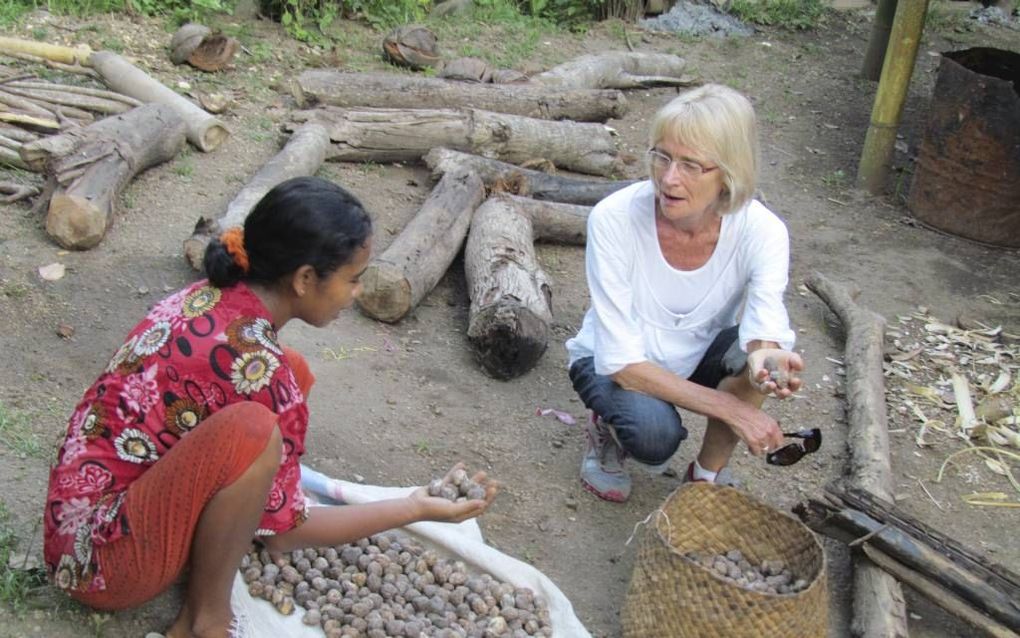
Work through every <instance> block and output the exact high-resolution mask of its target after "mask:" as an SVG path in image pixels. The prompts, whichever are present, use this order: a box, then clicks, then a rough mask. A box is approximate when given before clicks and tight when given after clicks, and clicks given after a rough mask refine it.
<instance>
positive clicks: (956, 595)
mask: <svg viewBox="0 0 1020 638" xmlns="http://www.w3.org/2000/svg"><path fill="white" fill-rule="evenodd" d="M823 497H824V498H818V499H810V500H808V501H806V502H804V503H801V504H799V505H797V507H796V508H794V511H795V512H796V513H797V514H798V515H799V516H800V517H801V519H802V520H803V521H804V522H805V523H806V524H807V525H808V526H809V527H811V528H812V529H814V530H815V531H817V532H820V533H822V534H825V535H827V536H831V537H833V538H836V539H837V540H841V541H843V542H848V543H850V544H851V545H852V546H858V545H859V546H861V549H862V550H863V551H864V553H865V555H866V556H867V557H868V559H869V560H871V562H873V563H875V564H876V566H878V567H880V568H882V569H883V570H885V571H887V572H889V573H890V574H892V575H893V576H896V577H897V578H907V579H908V580H907V584H909V585H911V586H913V587H914V588H915V589H917V590H918V591H919V592H920V593H922V594H925V595H927V596H930V597H931V598H932V599H933V600H934V601H935V602H937V603H939V604H944V606H946V608H947V610H949V611H951V612H953V613H955V614H957V615H959V616H960V617H961V618H963V619H964V620H967V621H968V622H973V623H975V624H976V625H977V626H979V627H981V628H987V627H991V626H995V625H1000V626H1005V627H1007V628H1009V629H1010V630H1012V631H1020V575H1018V574H1016V573H1014V572H1012V571H1010V570H1008V569H1007V568H1005V567H1003V566H1002V565H997V564H995V563H992V562H990V561H988V560H987V559H985V558H983V557H981V556H979V555H977V554H976V553H974V552H973V551H972V550H970V549H968V548H966V547H964V546H963V545H961V544H960V543H958V542H957V541H955V540H954V539H952V538H950V537H948V536H946V535H944V534H942V533H940V532H938V531H937V530H935V529H933V528H931V527H929V526H927V525H925V524H923V523H921V522H920V521H918V520H916V519H914V518H913V517H911V516H909V515H908V514H906V513H904V512H902V511H901V510H900V509H899V508H898V507H897V506H896V505H895V504H894V503H892V502H890V501H887V500H885V499H881V498H879V497H877V496H875V495H874V494H872V493H870V492H868V491H867V490H862V489H858V488H854V487H851V486H847V485H842V484H839V483H835V484H831V485H829V486H827V487H826V488H825V493H824V495H823ZM945 603H948V604H945ZM963 607H966V608H967V609H963ZM968 612H969V613H968ZM981 617H983V618H984V619H985V621H988V620H991V621H993V622H976V621H979V620H980V618H981ZM999 635H1001V634H999ZM1014 635H1015V634H1014Z"/></svg>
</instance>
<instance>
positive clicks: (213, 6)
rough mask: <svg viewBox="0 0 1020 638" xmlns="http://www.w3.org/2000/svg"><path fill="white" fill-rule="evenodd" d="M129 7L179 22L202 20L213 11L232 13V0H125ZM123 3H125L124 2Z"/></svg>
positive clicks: (139, 11)
mask: <svg viewBox="0 0 1020 638" xmlns="http://www.w3.org/2000/svg"><path fill="white" fill-rule="evenodd" d="M125 2H126V3H127V8H129V9H130V10H132V11H135V12H138V13H144V14H145V15H150V16H164V17H168V18H170V19H171V20H172V21H173V22H176V23H177V24H183V23H185V22H201V21H203V19H204V18H205V17H207V16H209V15H210V14H213V13H230V11H231V9H232V7H233V2H232V1H231V0H125ZM122 4H123V3H122Z"/></svg>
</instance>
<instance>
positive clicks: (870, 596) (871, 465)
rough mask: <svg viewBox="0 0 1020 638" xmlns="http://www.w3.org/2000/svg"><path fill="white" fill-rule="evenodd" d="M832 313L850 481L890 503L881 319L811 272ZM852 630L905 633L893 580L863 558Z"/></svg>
mask: <svg viewBox="0 0 1020 638" xmlns="http://www.w3.org/2000/svg"><path fill="white" fill-rule="evenodd" d="M805 283H806V285H807V287H808V288H810V289H811V290H812V291H813V292H814V293H815V294H816V295H818V296H819V297H820V298H821V299H822V300H823V301H824V302H825V303H826V304H827V305H828V306H829V308H831V309H832V310H833V312H835V313H836V316H838V317H839V319H840V321H841V322H842V323H843V327H844V330H845V332H846V346H845V353H844V362H845V363H846V397H847V408H848V409H847V412H848V417H849V418H848V420H849V430H848V432H847V445H848V446H849V448H850V481H851V484H852V485H853V486H854V487H858V488H861V489H864V490H867V491H869V492H871V493H873V494H875V495H876V496H878V497H879V498H882V499H885V500H888V501H891V500H892V470H891V468H890V465H889V433H888V426H887V422H886V412H885V379H884V377H883V371H882V357H883V347H882V345H883V339H884V336H883V335H884V328H885V319H883V318H882V317H881V316H880V315H878V314H876V313H874V312H872V311H870V310H868V309H866V308H863V307H861V306H859V305H857V304H856V303H855V302H854V298H853V296H851V294H850V292H849V291H848V290H847V289H846V288H844V287H843V286H840V285H838V284H836V283H834V282H832V281H831V280H830V279H828V278H827V277H825V276H823V275H821V274H819V273H815V274H814V275H812V276H811V277H809V278H808V280H807V281H806V282H805ZM853 608H854V614H853V621H852V623H851V628H850V629H851V632H853V634H854V635H855V636H881V637H883V638H896V637H899V636H906V635H907V617H906V604H905V602H904V599H903V591H902V589H901V588H900V584H899V583H898V582H896V579H895V578H893V577H892V576H890V575H889V574H887V573H885V572H883V571H882V570H881V569H879V568H878V567H876V566H875V565H874V564H872V563H870V562H868V561H866V560H857V561H855V563H854V599H853Z"/></svg>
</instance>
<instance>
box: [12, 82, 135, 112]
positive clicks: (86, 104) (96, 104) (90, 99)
mask: <svg viewBox="0 0 1020 638" xmlns="http://www.w3.org/2000/svg"><path fill="white" fill-rule="evenodd" d="M4 90H5V92H7V93H9V94H12V95H20V96H21V97H25V98H29V99H32V100H36V101H42V102H47V103H49V104H60V105H63V106H70V107H75V108H81V109H87V110H89V111H95V112H96V113H103V114H106V115H116V114H117V113H123V112H124V111H128V110H130V109H132V108H134V107H132V106H130V105H129V104H127V103H125V102H121V101H118V100H108V99H106V98H101V97H95V96H92V95H84V94H80V93H71V92H63V91H61V90H59V89H25V88H18V87H17V86H15V85H13V84H8V85H6V86H5V87H4Z"/></svg>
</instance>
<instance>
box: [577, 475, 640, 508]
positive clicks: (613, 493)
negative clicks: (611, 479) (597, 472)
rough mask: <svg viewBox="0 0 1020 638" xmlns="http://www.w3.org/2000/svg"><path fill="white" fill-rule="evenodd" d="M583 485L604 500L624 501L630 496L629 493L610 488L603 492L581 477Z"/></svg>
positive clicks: (612, 501)
mask: <svg viewBox="0 0 1020 638" xmlns="http://www.w3.org/2000/svg"><path fill="white" fill-rule="evenodd" d="M581 485H582V486H583V487H584V489H586V490H588V491H589V492H591V493H592V494H594V495H595V496H597V497H599V498H601V499H602V500H603V501H609V502H610V503H624V502H626V500H627V499H628V498H629V497H630V495H629V494H624V493H623V492H620V491H618V490H608V491H606V492H601V491H599V490H598V489H596V488H595V487H594V486H592V485H591V484H590V483H588V482H587V481H585V480H584V479H581Z"/></svg>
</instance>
